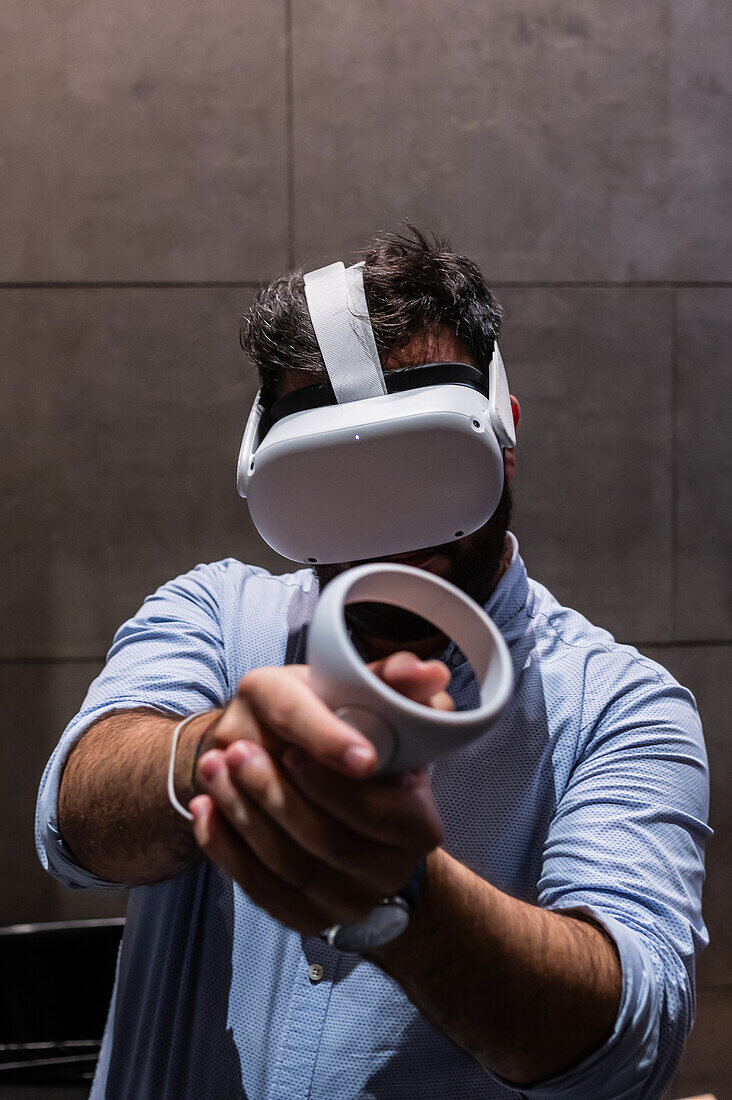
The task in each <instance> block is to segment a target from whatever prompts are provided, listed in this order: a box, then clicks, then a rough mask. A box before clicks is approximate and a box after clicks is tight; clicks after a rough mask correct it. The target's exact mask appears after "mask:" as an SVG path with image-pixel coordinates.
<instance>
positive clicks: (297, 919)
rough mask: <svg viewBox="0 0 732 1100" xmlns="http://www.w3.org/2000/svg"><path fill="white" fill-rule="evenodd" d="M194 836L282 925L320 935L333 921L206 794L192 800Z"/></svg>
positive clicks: (211, 857)
mask: <svg viewBox="0 0 732 1100" xmlns="http://www.w3.org/2000/svg"><path fill="white" fill-rule="evenodd" d="M190 810H191V813H192V814H193V815H194V821H193V833H194V836H195V838H196V841H197V843H198V846H199V848H200V849H201V851H202V852H204V853H205V855H206V856H208V858H209V859H210V860H211V862H212V863H215V864H216V866H217V867H220V868H221V870H222V871H224V872H225V873H226V874H228V875H229V876H230V877H231V878H233V879H234V880H235V881H236V882H238V883H239V885H240V886H241V888H242V889H243V890H244V891H245V893H246V894H247V895H248V896H249V897H250V898H251V900H252V901H253V902H254V903H255V905H259V906H260V907H261V908H262V909H266V911H267V912H268V913H269V914H270V916H272V917H274V918H275V920H278V921H280V922H281V923H282V924H286V925H288V926H289V927H290V928H294V929H295V930H296V931H298V932H301V933H304V934H305V935H317V933H318V932H320V931H322V929H324V928H326V927H327V926H328V925H329V924H330V923H332V922H331V919H330V917H329V916H328V914H327V913H325V912H324V911H322V910H321V909H319V908H318V906H317V905H314V904H313V903H312V902H310V901H308V900H307V899H306V898H304V897H303V896H302V894H301V893H299V892H298V891H297V890H295V889H293V887H291V886H289V885H288V884H287V883H285V882H283V881H282V880H281V879H279V878H278V877H277V876H276V875H274V874H273V873H272V872H271V871H270V870H268V869H267V868H266V867H265V866H264V865H263V864H262V863H261V862H260V861H259V860H258V859H257V858H256V856H255V855H254V854H253V852H252V851H251V849H250V848H248V846H247V845H246V844H245V843H243V841H242V840H241V838H240V837H238V836H237V835H236V834H235V833H234V832H233V831H232V830H231V828H230V827H229V826H228V825H227V824H226V822H225V821H224V819H223V818H222V816H221V814H220V813H218V812H217V810H216V808H215V806H214V804H213V802H212V800H211V799H210V798H209V797H208V796H207V795H199V796H198V797H196V798H194V799H192V800H191V803H190Z"/></svg>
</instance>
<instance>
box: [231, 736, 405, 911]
mask: <svg viewBox="0 0 732 1100" xmlns="http://www.w3.org/2000/svg"><path fill="white" fill-rule="evenodd" d="M226 762H227V765H228V767H229V774H230V776H231V779H232V781H233V783H234V785H235V786H237V787H238V788H239V789H240V790H241V791H242V792H243V793H244V794H245V795H246V796H247V797H248V798H249V799H250V800H251V801H254V802H255V803H256V805H258V806H259V807H260V809H261V810H262V811H263V812H264V814H265V815H266V816H267V817H268V818H270V819H271V820H272V821H274V822H275V823H276V824H277V825H278V826H279V828H280V829H281V830H282V831H283V832H285V833H287V835H288V836H289V837H290V839H291V840H293V841H294V842H295V843H296V844H298V845H299V846H300V847H302V848H304V849H305V851H306V852H308V853H309V854H310V855H312V856H314V857H315V858H316V859H317V860H319V861H320V862H321V863H324V864H327V865H328V866H329V867H333V868H335V869H336V870H338V871H342V872H343V873H344V874H346V875H348V876H351V877H353V878H355V879H356V880H360V881H362V882H363V883H364V884H365V885H366V886H368V887H369V889H371V890H373V891H374V892H375V895H381V894H384V893H387V894H388V893H394V892H395V891H396V890H399V889H400V888H401V887H402V886H403V885H404V882H405V881H406V878H408V877H409V871H410V868H411V866H412V864H413V863H414V862H416V860H417V859H419V857H420V855H421V854H422V853H421V852H416V853H412V854H413V857H414V858H413V859H411V860H406V861H405V856H404V850H403V849H402V848H396V847H393V846H392V845H387V844H377V843H374V842H373V841H371V840H367V839H366V838H364V837H363V836H359V835H358V834H357V833H355V832H354V831H353V830H352V829H351V828H349V826H348V825H346V824H345V823H344V822H342V821H339V820H338V819H337V818H336V817H333V816H332V815H331V814H329V813H328V812H326V811H324V810H322V809H320V808H319V807H316V806H314V805H313V803H312V802H309V801H308V800H307V799H306V798H304V797H303V795H302V794H301V792H300V791H299V790H297V788H296V787H294V786H293V785H292V784H291V783H290V782H289V781H288V780H287V779H286V778H285V776H284V775H283V774H282V772H281V771H280V770H279V769H278V768H277V767H276V766H275V764H274V762H273V761H272V760H271V758H270V757H269V756H268V755H267V753H265V752H262V751H261V750H260V749H259V748H258V747H257V746H255V745H247V744H246V743H245V742H242V741H237V742H236V743H235V744H234V745H232V746H231V747H230V748H229V749H228V750H227V752H226ZM330 778H331V781H332V782H334V783H336V784H338V783H339V782H340V781H339V779H338V778H337V777H334V776H333V775H332V773H330ZM248 835H251V830H250V832H249V833H248ZM260 855H261V853H260ZM405 876H406V877H405Z"/></svg>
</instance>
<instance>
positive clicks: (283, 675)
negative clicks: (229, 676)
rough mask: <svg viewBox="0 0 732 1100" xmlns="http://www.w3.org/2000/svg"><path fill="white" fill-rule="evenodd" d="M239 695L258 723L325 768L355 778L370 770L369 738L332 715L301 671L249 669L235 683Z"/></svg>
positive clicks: (373, 762)
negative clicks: (307, 754)
mask: <svg viewBox="0 0 732 1100" xmlns="http://www.w3.org/2000/svg"><path fill="white" fill-rule="evenodd" d="M239 695H240V696H241V697H242V698H244V700H245V701H246V702H247V703H248V704H249V706H250V707H251V710H252V712H253V714H254V716H255V717H256V719H257V720H258V721H259V722H260V723H263V724H264V725H265V726H267V727H268V728H269V729H271V730H272V731H273V732H274V733H276V734H277V735H278V736H279V737H282V738H283V739H284V740H285V741H288V742H289V743H290V744H292V745H296V746H298V747H300V748H302V749H304V750H305V751H306V752H307V753H309V754H310V755H311V756H312V757H314V758H315V759H316V760H318V761H320V762H321V763H322V764H325V765H326V766H327V767H330V768H335V769H336V770H337V771H340V772H343V773H344V774H346V775H353V776H359V777H365V776H367V775H369V774H370V773H371V772H372V771H373V769H374V768H375V766H376V750H375V749H374V747H373V745H372V744H371V742H370V741H369V740H367V738H366V737H364V736H363V734H362V733H359V732H358V730H356V729H354V727H353V726H349V725H348V723H347V722H343V721H342V720H341V719H340V718H337V717H336V716H335V714H333V712H332V711H331V710H330V708H329V707H327V706H326V705H325V703H324V702H323V701H322V700H321V699H319V698H318V696H317V695H316V694H315V692H314V691H313V690H312V688H310V686H309V684H307V683H306V682H305V680H304V679H303V677H302V675H301V674H300V673H296V674H295V675H294V676H293V675H291V674H290V673H289V669H278V668H259V669H254V670H253V671H252V672H248V673H247V675H246V676H245V677H244V678H243V679H242V681H241V682H240V684H239Z"/></svg>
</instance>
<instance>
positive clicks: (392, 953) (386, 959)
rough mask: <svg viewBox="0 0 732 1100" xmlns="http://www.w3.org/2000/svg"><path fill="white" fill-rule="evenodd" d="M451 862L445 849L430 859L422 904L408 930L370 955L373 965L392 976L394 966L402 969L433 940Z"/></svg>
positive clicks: (426, 870)
mask: <svg viewBox="0 0 732 1100" xmlns="http://www.w3.org/2000/svg"><path fill="white" fill-rule="evenodd" d="M449 859H450V857H449V856H448V855H447V853H446V852H445V850H444V849H443V848H435V849H433V851H431V852H430V853H429V854H428V855H427V856H426V858H425V865H424V871H423V874H422V877H421V882H420V887H419V902H418V904H417V905H416V906H415V908H414V912H413V914H412V918H411V920H410V922H409V925H408V927H407V928H405V930H404V932H402V934H401V935H400V936H397V937H396V938H395V939H394V940H392V941H391V942H390V943H385V944H383V945H382V946H381V947H375V948H373V949H372V950H371V951H369V952H368V957H369V958H370V959H371V961H372V962H375V963H376V964H377V966H380V967H381V968H382V969H383V970H385V971H386V972H387V973H390V967H391V966H392V965H395V966H397V967H398V965H399V963H400V961H401V960H403V959H407V958H409V956H410V954H411V953H412V951H414V950H419V949H420V945H421V944H423V943H424V942H425V937H427V938H428V937H429V928H430V926H431V924H432V923H433V918H434V913H435V908H436V899H437V897H438V896H439V891H440V886H439V883H440V881H441V880H442V879H443V878H444V873H445V868H444V864H445V861H449Z"/></svg>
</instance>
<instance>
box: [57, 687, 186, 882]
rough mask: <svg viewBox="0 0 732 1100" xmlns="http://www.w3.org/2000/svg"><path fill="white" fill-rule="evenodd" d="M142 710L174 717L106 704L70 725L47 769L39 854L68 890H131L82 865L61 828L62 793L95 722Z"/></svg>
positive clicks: (133, 704)
mask: <svg viewBox="0 0 732 1100" xmlns="http://www.w3.org/2000/svg"><path fill="white" fill-rule="evenodd" d="M140 707H145V709H146V710H155V711H159V712H160V713H161V714H164V715H168V716H169V714H170V711H169V710H165V709H163V708H161V707H156V706H155V705H151V704H150V703H148V702H141V701H140V700H122V701H118V702H108V703H105V704H104V705H103V706H99V707H96V708H95V709H94V710H90V711H86V712H85V713H84V714H83V715H78V716H77V718H76V719H75V720H74V721H72V722H71V723H70V725H69V726H68V727H67V728H66V730H65V731H64V735H63V737H62V738H61V740H60V741H59V743H58V745H57V747H56V750H55V751H54V753H53V755H52V756H51V759H50V760H49V762H48V764H47V765H46V770H45V772H44V774H43V779H42V780H41V786H40V789H39V792H38V802H37V805H36V822H35V833H36V850H37V852H38V858H39V859H40V861H41V863H42V865H43V867H44V868H45V870H46V871H48V873H49V874H50V875H52V876H53V877H54V878H55V879H57V880H58V881H59V882H61V883H63V885H64V886H69V887H71V889H72V890H84V889H88V888H90V887H93V888H96V889H103V890H126V889H128V888H129V883H124V882H111V881H110V880H108V879H104V878H100V877H99V876H98V875H95V874H93V873H92V872H91V871H89V870H87V868H86V867H84V866H82V864H80V863H79V862H78V860H77V859H76V857H75V856H74V854H73V852H72V851H71V849H70V848H69V847H68V845H67V844H66V843H65V842H64V839H63V837H62V836H61V831H60V829H59V824H58V792H59V785H60V780H61V774H62V772H63V769H64V765H65V763H66V760H67V757H68V755H69V753H70V752H71V750H72V748H73V747H74V745H75V744H76V742H77V741H78V740H79V738H80V737H81V735H82V734H83V733H84V732H85V731H86V730H87V729H89V727H90V726H91V725H93V723H94V722H98V721H99V719H100V718H104V717H105V715H108V714H114V713H115V712H119V711H124V710H136V709H139V708H140Z"/></svg>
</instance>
